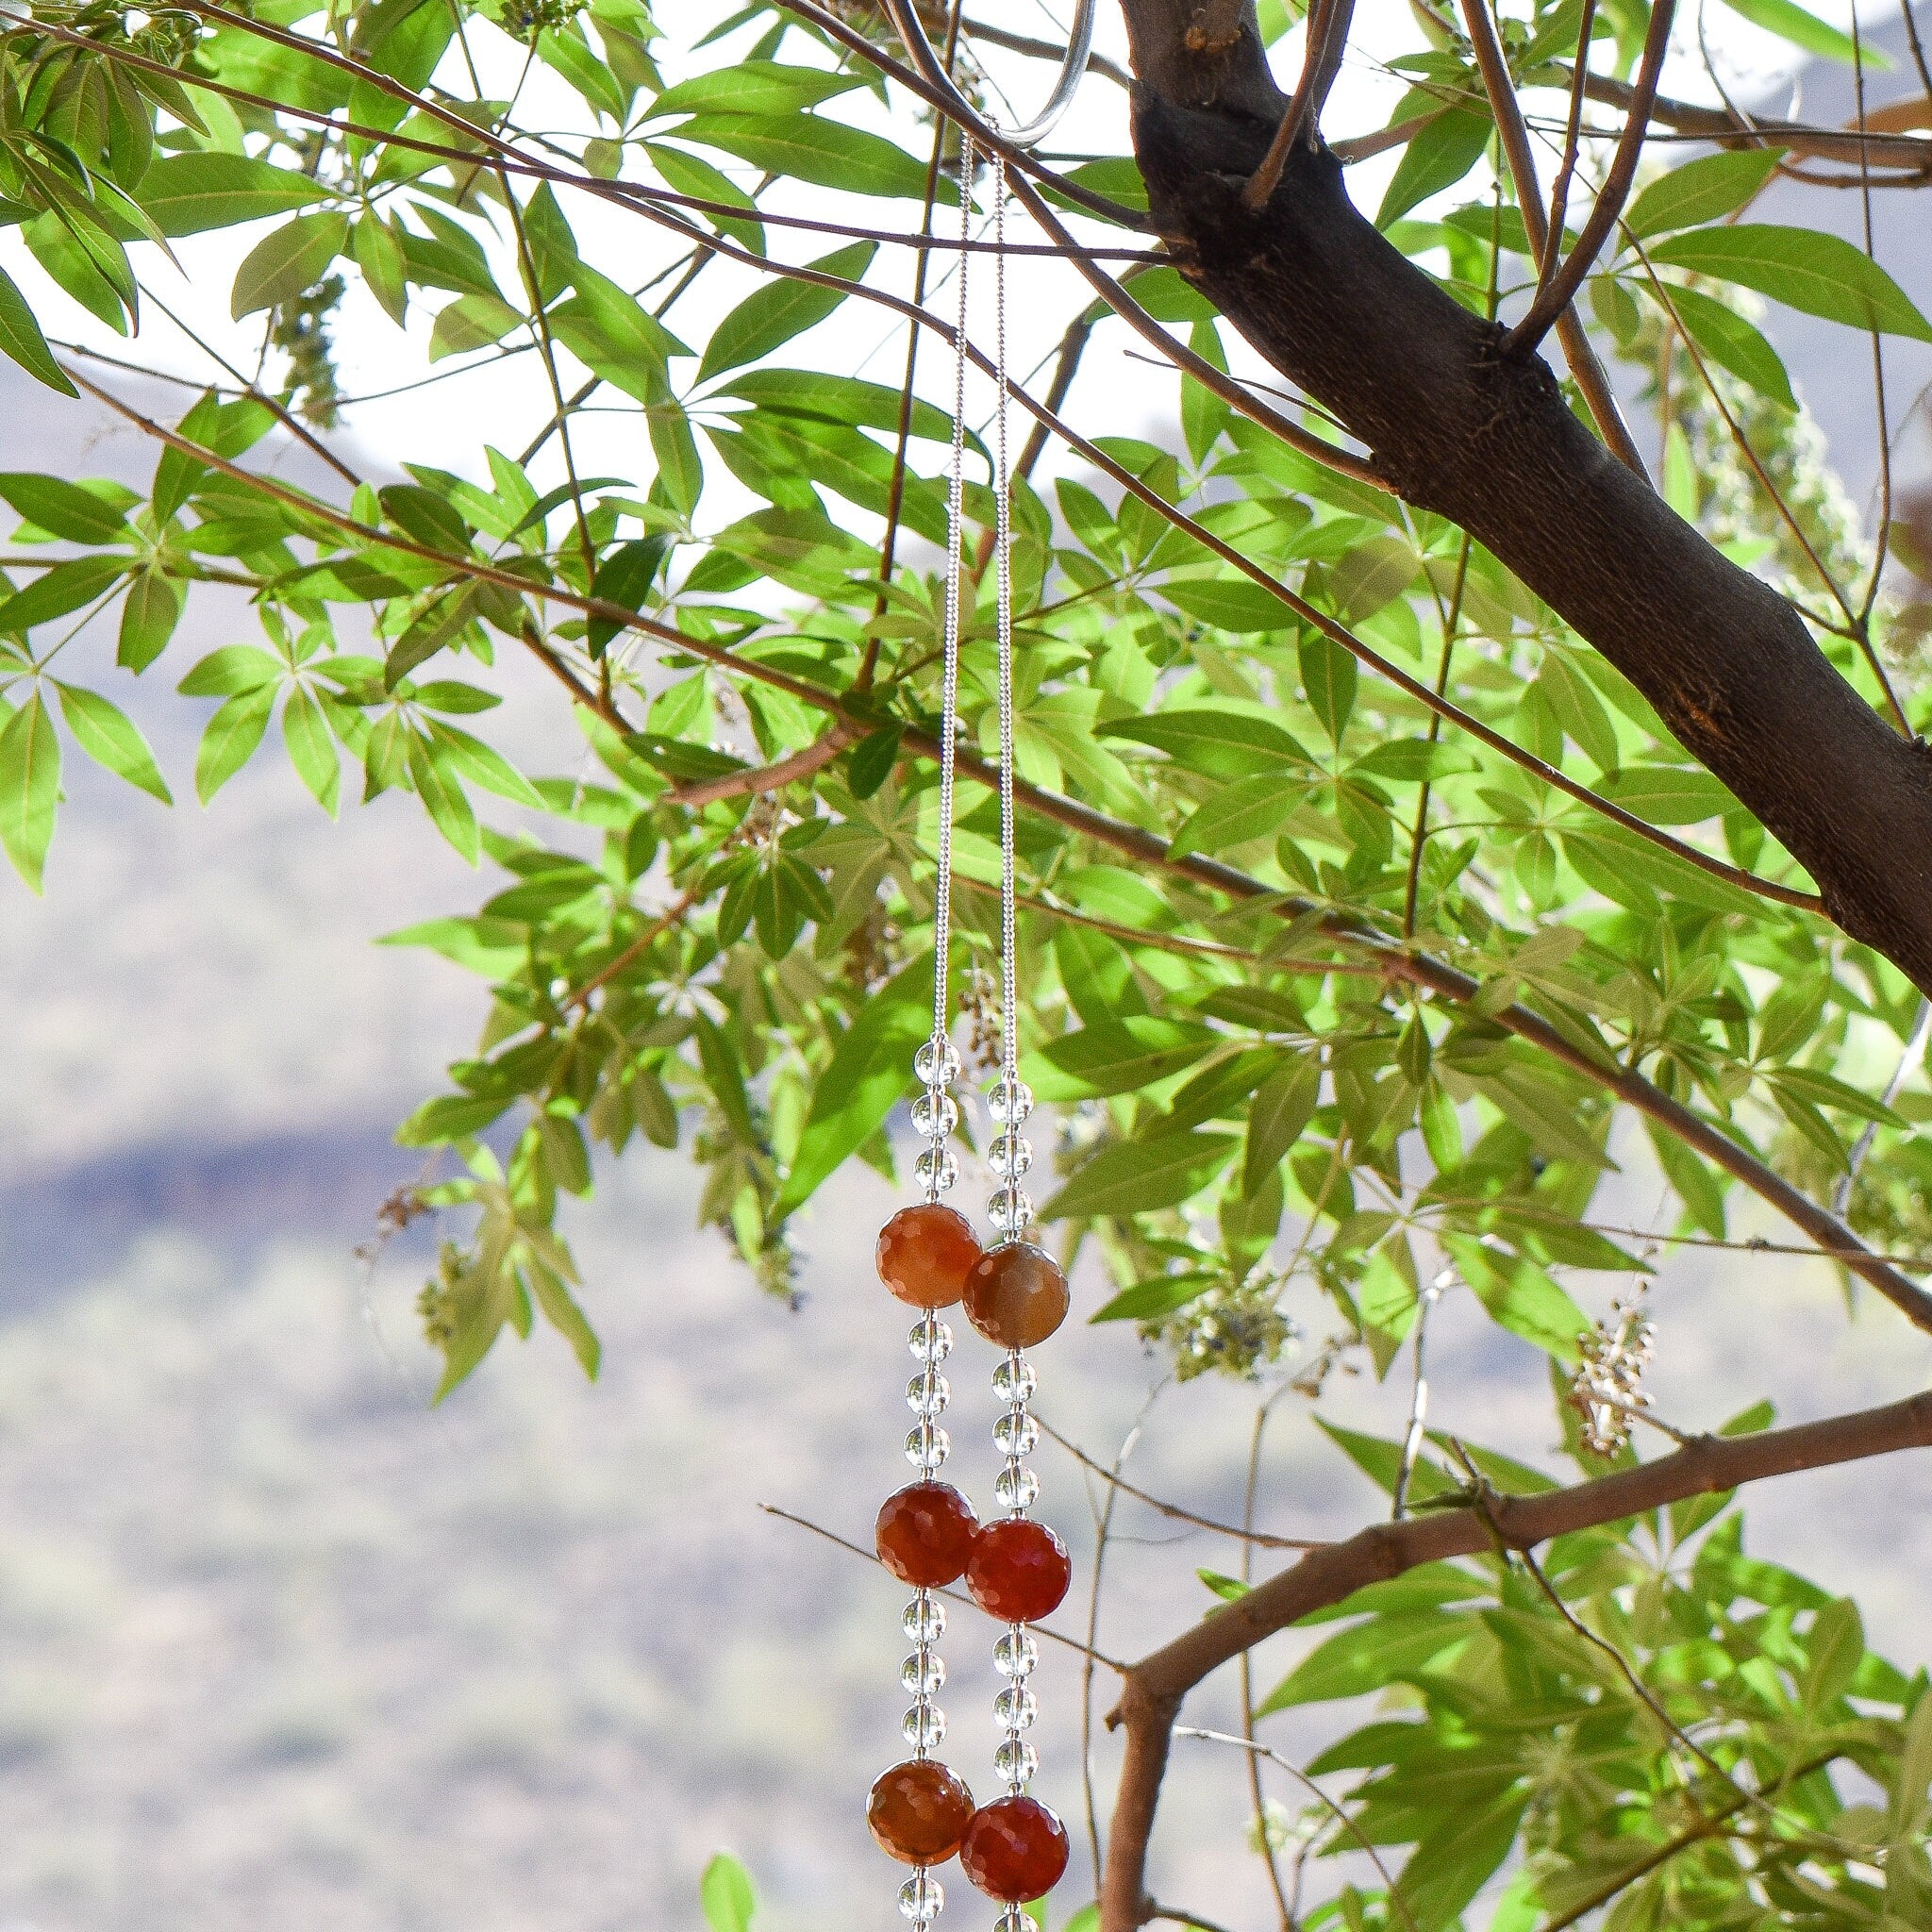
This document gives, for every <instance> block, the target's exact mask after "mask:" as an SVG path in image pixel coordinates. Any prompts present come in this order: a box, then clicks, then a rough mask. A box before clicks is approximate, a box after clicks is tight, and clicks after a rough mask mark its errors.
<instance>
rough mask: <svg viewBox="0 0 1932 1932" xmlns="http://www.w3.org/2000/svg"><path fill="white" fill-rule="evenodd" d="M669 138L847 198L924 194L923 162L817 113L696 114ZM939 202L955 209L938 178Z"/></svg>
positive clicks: (954, 196)
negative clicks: (718, 151)
mask: <svg viewBox="0 0 1932 1932" xmlns="http://www.w3.org/2000/svg"><path fill="white" fill-rule="evenodd" d="M668 138H669V139H671V140H673V141H688V142H691V143H692V144H693V145H694V146H699V147H708V148H722V149H723V150H724V153H726V154H728V155H736V156H737V157H738V158H739V159H740V160H741V161H749V162H750V163H751V164H752V166H753V167H755V168H763V169H764V170H765V171H766V172H767V173H768V174H773V175H789V176H790V177H791V179H792V180H794V181H806V182H809V183H810V184H811V185H812V186H814V187H817V188H837V189H840V190H841V191H842V192H845V193H847V194H880V195H887V196H893V197H897V198H899V199H901V200H906V201H919V200H923V199H924V195H925V163H924V161H922V160H918V159H915V158H913V157H912V156H911V155H908V153H907V152H906V150H905V149H904V148H902V147H894V146H893V144H892V143H891V142H890V141H887V140H885V139H884V138H883V137H882V136H879V135H876V134H869V133H867V132H866V131H865V130H864V129H862V128H858V127H848V126H847V125H845V124H844V123H843V122H842V121H828V120H826V119H825V118H824V116H823V115H818V114H792V115H787V116H783V117H780V116H776V115H771V116H767V115H760V114H701V115H699V116H698V117H697V118H696V119H695V120H691V121H687V122H686V123H685V124H684V125H683V126H681V127H675V128H673V129H672V130H670V134H669V137H668ZM939 199H940V200H941V201H942V202H946V203H949V204H954V205H957V203H958V199H959V191H958V187H957V186H956V185H955V184H954V182H953V181H952V180H951V179H950V178H949V177H948V176H946V175H941V176H940V182H939Z"/></svg>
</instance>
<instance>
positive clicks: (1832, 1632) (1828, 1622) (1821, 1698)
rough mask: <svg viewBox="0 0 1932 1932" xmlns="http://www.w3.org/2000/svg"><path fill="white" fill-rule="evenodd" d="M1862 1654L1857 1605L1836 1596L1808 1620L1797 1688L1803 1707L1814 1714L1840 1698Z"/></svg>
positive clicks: (1863, 1635)
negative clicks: (1803, 1659) (1807, 1631)
mask: <svg viewBox="0 0 1932 1932" xmlns="http://www.w3.org/2000/svg"><path fill="white" fill-rule="evenodd" d="M1864 1655H1865V1626H1864V1624H1863V1622H1862V1621H1861V1620H1860V1618H1859V1616H1858V1607H1857V1604H1855V1603H1854V1602H1853V1601H1852V1600H1851V1598H1850V1597H1848V1596H1841V1597H1838V1598H1835V1599H1834V1600H1833V1601H1832V1602H1830V1603H1828V1604H1826V1605H1825V1607H1824V1608H1823V1609H1822V1610H1820V1611H1818V1612H1817V1614H1816V1615H1815V1616H1814V1617H1813V1618H1812V1619H1811V1634H1810V1635H1809V1636H1808V1637H1807V1639H1806V1640H1805V1672H1804V1675H1803V1676H1802V1677H1801V1678H1800V1680H1799V1688H1800V1690H1801V1691H1802V1692H1803V1695H1804V1700H1805V1708H1806V1710H1807V1712H1810V1713H1812V1714H1814V1715H1815V1714H1816V1713H1817V1712H1819V1711H1822V1710H1823V1709H1824V1707H1825V1706H1826V1705H1828V1704H1832V1703H1834V1702H1836V1700H1837V1699H1839V1698H1840V1697H1842V1696H1843V1695H1844V1693H1845V1692H1846V1691H1849V1690H1850V1689H1851V1685H1852V1679H1853V1678H1854V1677H1855V1676H1857V1674H1858V1663H1859V1660H1860V1659H1861V1658H1862V1657H1864Z"/></svg>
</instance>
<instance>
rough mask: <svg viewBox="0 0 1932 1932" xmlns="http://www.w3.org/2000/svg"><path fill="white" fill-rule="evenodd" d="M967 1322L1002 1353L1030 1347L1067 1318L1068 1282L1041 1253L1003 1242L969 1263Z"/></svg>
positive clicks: (1030, 1246) (1018, 1243)
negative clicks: (999, 1347)
mask: <svg viewBox="0 0 1932 1932" xmlns="http://www.w3.org/2000/svg"><path fill="white" fill-rule="evenodd" d="M966 1319H967V1320H968V1321H970V1322H971V1323H972V1324H973V1325H974V1327H975V1328H977V1329H978V1330H979V1332H980V1333H981V1334H982V1335H983V1336H985V1337H986V1339H987V1340H988V1341H996V1342H998V1343H999V1345H1000V1346H1001V1347H1002V1348H1033V1347H1036V1346H1037V1345H1038V1344H1039V1343H1041V1342H1042V1341H1045V1340H1046V1338H1047V1337H1048V1336H1049V1335H1051V1334H1052V1333H1053V1332H1054V1330H1055V1329H1056V1328H1058V1326H1059V1325H1060V1324H1061V1323H1062V1322H1064V1321H1065V1320H1066V1319H1067V1277H1066V1276H1065V1275H1064V1274H1061V1273H1060V1266H1059V1263H1058V1261H1056V1260H1055V1259H1054V1257H1052V1256H1051V1255H1049V1254H1048V1253H1046V1251H1045V1250H1044V1249H1043V1248H1036V1247H1035V1246H1034V1245H1033V1244H1032V1243H1031V1242H1030V1241H1008V1243H1007V1244H1006V1246H1005V1247H1003V1248H993V1249H991V1251H990V1252H988V1253H987V1254H984V1255H982V1256H981V1257H979V1259H978V1260H977V1261H975V1262H974V1264H973V1271H972V1273H971V1274H968V1275H967V1277H966Z"/></svg>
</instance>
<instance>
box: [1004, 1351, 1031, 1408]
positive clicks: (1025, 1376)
mask: <svg viewBox="0 0 1932 1932" xmlns="http://www.w3.org/2000/svg"><path fill="white" fill-rule="evenodd" d="M1039 1387H1040V1377H1039V1376H1038V1375H1036V1374H1034V1373H1033V1364H1032V1363H1031V1362H1029V1361H1026V1360H1024V1359H1023V1358H1022V1357H1019V1356H1011V1355H1009V1356H1008V1357H1007V1358H1006V1360H1005V1361H1003V1362H1002V1363H1001V1364H1000V1365H999V1367H998V1368H996V1369H995V1370H994V1371H993V1372H992V1392H993V1393H994V1394H995V1395H997V1396H998V1397H999V1399H1000V1400H1001V1401H1002V1402H1007V1403H1011V1404H1013V1405H1014V1406H1015V1407H1017V1406H1018V1405H1019V1404H1021V1403H1023V1402H1028V1401H1030V1400H1031V1399H1032V1396H1033V1391H1035V1390H1036V1389H1037V1388H1039Z"/></svg>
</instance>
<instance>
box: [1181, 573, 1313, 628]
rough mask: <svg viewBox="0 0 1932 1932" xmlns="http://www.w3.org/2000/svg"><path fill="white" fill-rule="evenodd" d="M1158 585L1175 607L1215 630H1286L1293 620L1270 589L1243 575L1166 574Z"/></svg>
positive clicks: (1293, 617)
mask: <svg viewBox="0 0 1932 1932" xmlns="http://www.w3.org/2000/svg"><path fill="white" fill-rule="evenodd" d="M1160 588H1161V594H1162V595H1163V596H1164V597H1166V598H1167V600H1168V602H1169V603H1171V604H1172V605H1174V608H1176V609H1178V610H1181V611H1184V612H1185V613H1186V614H1187V615H1188V616H1190V617H1192V618H1198V619H1199V620H1200V622H1201V623H1203V624H1211V625H1213V626H1214V628H1215V629H1216V630H1225V631H1234V632H1237V633H1244V634H1245V633H1252V632H1255V631H1266V630H1288V629H1291V628H1292V627H1293V625H1294V624H1295V623H1296V621H1297V620H1296V618H1295V614H1294V612H1293V611H1292V610H1291V609H1290V608H1288V606H1287V605H1286V604H1285V603H1283V602H1282V600H1281V599H1280V598H1279V597H1277V596H1275V595H1274V592H1273V591H1269V590H1266V589H1264V588H1263V587H1262V586H1261V585H1259V584H1257V583H1254V582H1252V581H1251V580H1250V579H1248V578H1247V577H1170V578H1169V579H1168V580H1167V582H1166V583H1164V584H1163V585H1162V586H1161V587H1160Z"/></svg>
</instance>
